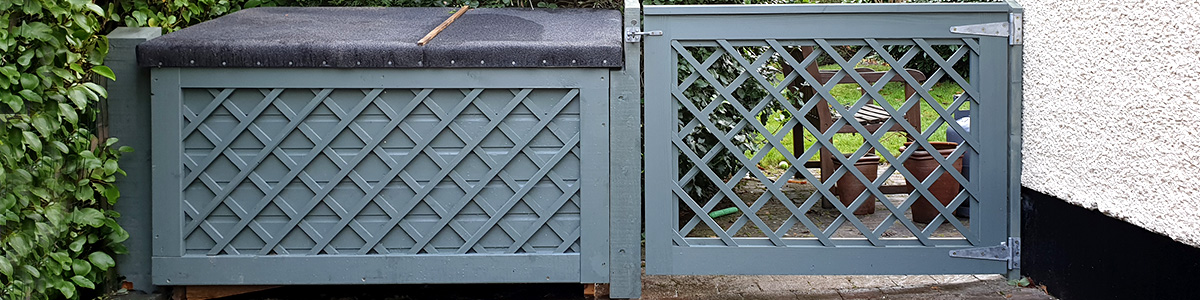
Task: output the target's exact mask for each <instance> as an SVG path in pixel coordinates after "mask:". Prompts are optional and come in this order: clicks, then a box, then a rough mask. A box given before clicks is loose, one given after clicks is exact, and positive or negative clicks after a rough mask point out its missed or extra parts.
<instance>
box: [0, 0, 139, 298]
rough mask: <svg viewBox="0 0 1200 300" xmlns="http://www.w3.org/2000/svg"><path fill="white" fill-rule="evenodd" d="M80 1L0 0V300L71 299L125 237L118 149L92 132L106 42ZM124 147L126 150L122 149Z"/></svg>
mask: <svg viewBox="0 0 1200 300" xmlns="http://www.w3.org/2000/svg"><path fill="white" fill-rule="evenodd" d="M103 15H104V11H103V9H102V8H101V7H100V6H98V5H96V4H94V3H92V2H91V1H88V0H25V1H12V0H0V53H3V55H0V103H3V104H2V105H0V128H3V130H0V182H2V183H3V184H0V298H3V299H51V298H69V299H77V298H79V295H80V292H81V291H80V289H79V288H85V289H95V288H96V286H97V284H100V283H102V280H104V279H105V278H106V276H105V271H106V270H108V269H109V268H111V267H112V266H113V264H114V262H113V259H112V254H116V253H121V252H122V251H124V249H123V247H122V246H121V244H120V242H121V241H124V240H125V239H126V238H127V237H128V234H127V233H126V232H125V230H123V229H121V227H120V226H118V225H117V223H116V221H115V220H114V218H116V217H117V213H116V212H115V211H112V210H109V209H107V207H108V206H109V205H112V204H113V203H115V201H116V200H117V197H118V196H119V195H120V193H119V192H118V191H117V189H116V187H115V186H113V181H114V179H115V178H114V177H115V174H118V173H121V172H122V171H121V170H120V168H118V166H117V158H118V156H119V151H117V149H113V148H111V147H110V146H112V144H113V143H115V142H116V140H115V139H108V140H105V139H102V138H101V137H97V135H96V134H95V132H94V131H93V128H94V127H95V126H94V122H95V120H96V118H97V114H98V112H99V103H100V99H101V97H104V96H105V93H106V91H105V90H104V88H103V87H101V86H100V85H98V84H95V83H93V79H94V78H95V76H94V75H101V76H105V77H109V78H112V77H113V74H112V71H111V70H109V69H108V68H107V67H104V66H103V62H104V57H105V55H106V54H107V52H108V43H107V40H105V38H104V37H103V36H101V35H98V33H99V30H100V28H101V24H102V22H103V19H102V18H101V17H102V16H103ZM125 150H128V149H125Z"/></svg>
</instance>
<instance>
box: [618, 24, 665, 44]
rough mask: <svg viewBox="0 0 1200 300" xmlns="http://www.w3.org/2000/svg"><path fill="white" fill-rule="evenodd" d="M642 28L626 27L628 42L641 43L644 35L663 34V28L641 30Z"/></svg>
mask: <svg viewBox="0 0 1200 300" xmlns="http://www.w3.org/2000/svg"><path fill="white" fill-rule="evenodd" d="M640 29H641V28H637V27H625V42H626V43H640V42H642V36H643V35H654V36H659V35H663V32H662V30H654V31H639V30H640Z"/></svg>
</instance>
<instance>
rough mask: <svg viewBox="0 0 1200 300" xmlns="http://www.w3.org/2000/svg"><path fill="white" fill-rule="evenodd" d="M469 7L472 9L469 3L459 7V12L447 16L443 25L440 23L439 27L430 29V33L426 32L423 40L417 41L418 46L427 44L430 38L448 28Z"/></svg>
mask: <svg viewBox="0 0 1200 300" xmlns="http://www.w3.org/2000/svg"><path fill="white" fill-rule="evenodd" d="M468 9H471V7H470V6H467V5H463V7H462V8H459V9H458V11H457V12H455V13H454V14H453V15H451V16H450V18H447V19H446V20H445V21H442V25H438V26H437V27H434V28H433V30H431V31H429V34H426V35H425V37H423V38H421V40H419V41H417V46H425V44H428V43H429V41H430V40H433V38H434V37H436V36H437V35H438V33H442V30H446V27H449V26H450V23H454V20H457V19H458V17H459V16H462V15H463V13H465V12H467V10H468Z"/></svg>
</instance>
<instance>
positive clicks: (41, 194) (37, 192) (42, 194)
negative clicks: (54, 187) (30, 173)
mask: <svg viewBox="0 0 1200 300" xmlns="http://www.w3.org/2000/svg"><path fill="white" fill-rule="evenodd" d="M29 193H30V194H33V195H34V196H38V198H42V199H43V200H50V191H48V190H46V189H44V188H31V189H29Z"/></svg>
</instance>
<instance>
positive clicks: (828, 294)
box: [792, 290, 842, 300]
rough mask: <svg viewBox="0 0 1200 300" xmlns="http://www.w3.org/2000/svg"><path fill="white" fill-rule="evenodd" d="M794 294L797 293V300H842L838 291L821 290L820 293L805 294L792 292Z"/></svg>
mask: <svg viewBox="0 0 1200 300" xmlns="http://www.w3.org/2000/svg"><path fill="white" fill-rule="evenodd" d="M792 292H794V293H796V299H802V300H833V299H839V300H840V299H842V295H841V294H838V293H837V291H829V290H819V291H811V292H803V291H792Z"/></svg>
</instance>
